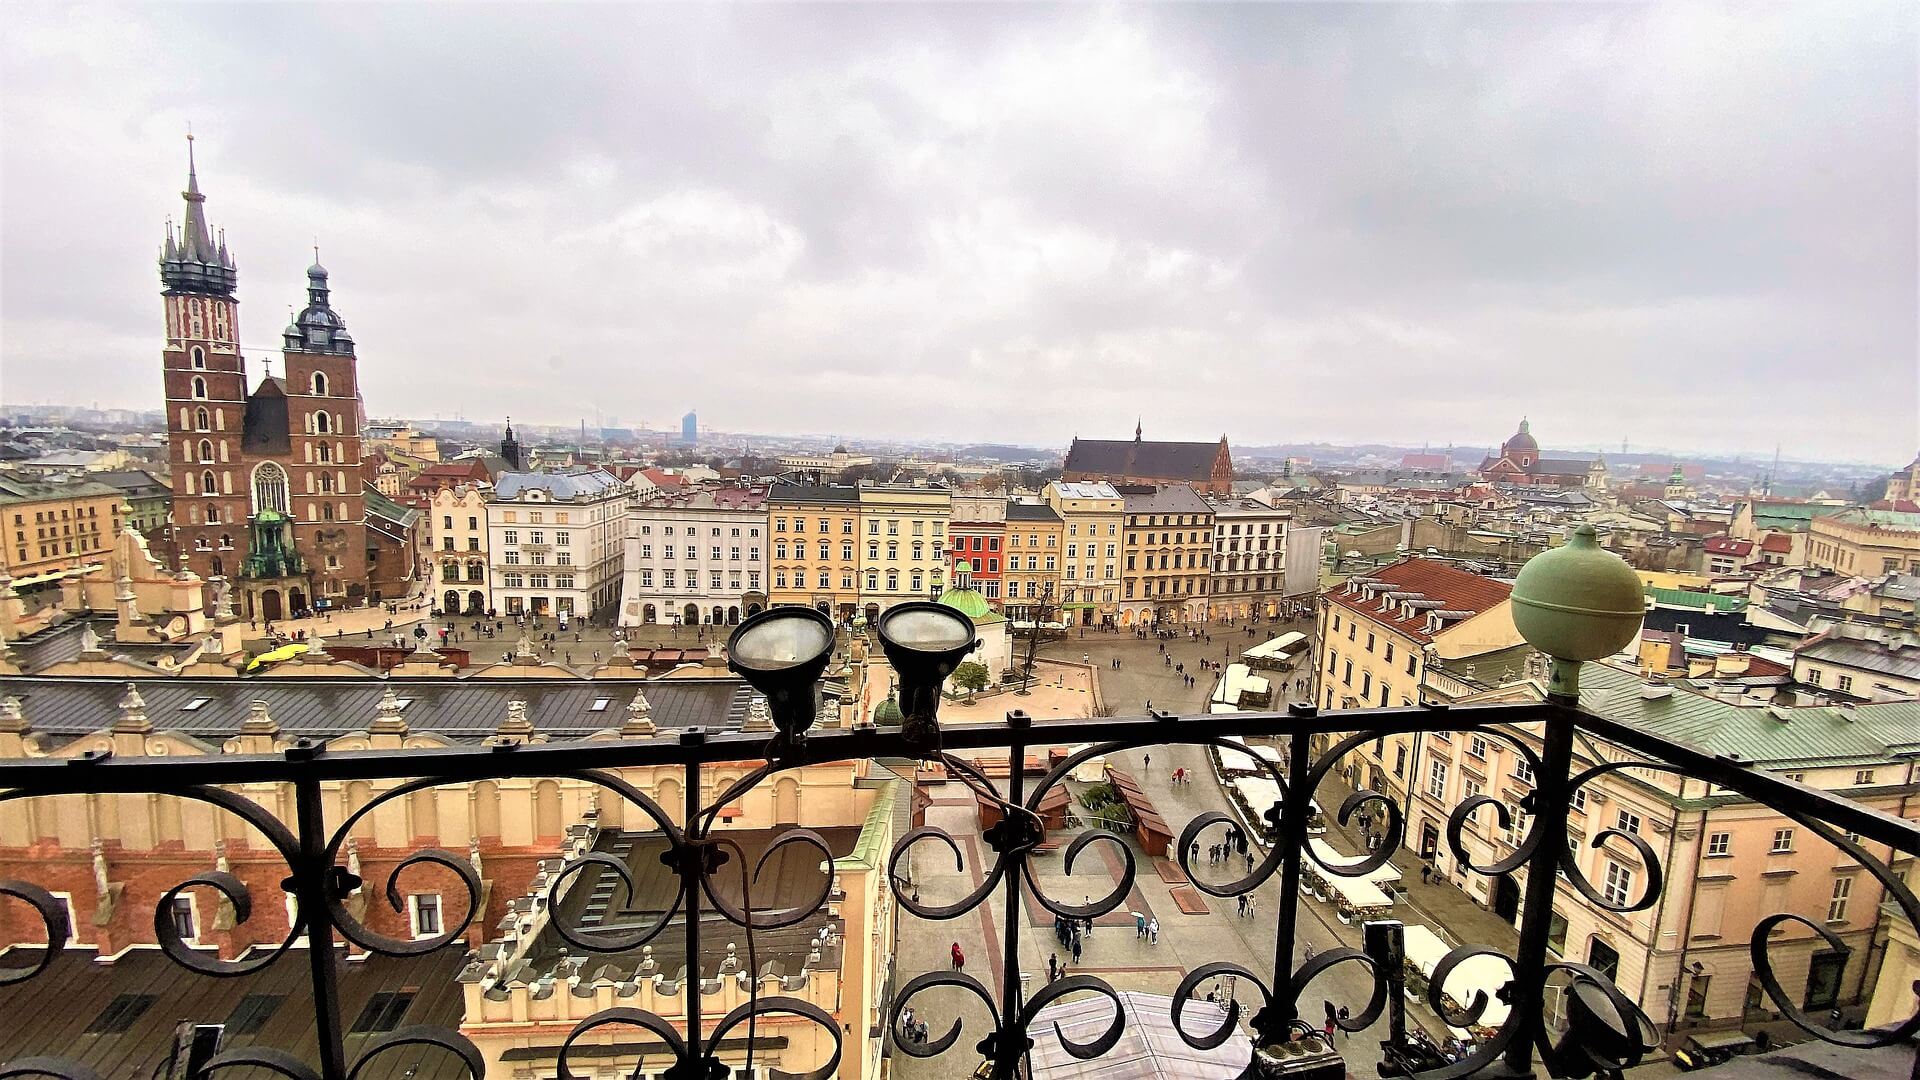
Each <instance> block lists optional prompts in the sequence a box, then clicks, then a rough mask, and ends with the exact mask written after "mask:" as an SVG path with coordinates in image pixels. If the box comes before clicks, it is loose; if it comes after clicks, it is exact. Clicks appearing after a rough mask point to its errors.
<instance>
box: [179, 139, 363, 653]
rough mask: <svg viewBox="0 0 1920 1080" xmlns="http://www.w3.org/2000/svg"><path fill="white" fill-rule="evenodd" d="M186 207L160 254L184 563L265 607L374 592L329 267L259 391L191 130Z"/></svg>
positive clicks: (353, 379) (342, 336)
mask: <svg viewBox="0 0 1920 1080" xmlns="http://www.w3.org/2000/svg"><path fill="white" fill-rule="evenodd" d="M184 194H185V197H186V200H187V207H186V217H185V220H184V222H183V223H182V226H181V229H180V235H179V236H178V237H176V236H175V232H174V228H173V225H172V223H171V222H170V223H168V226H167V235H166V240H165V243H164V245H163V247H162V249H161V255H160V280H161V284H162V285H163V286H164V288H163V289H162V295H163V296H164V298H165V301H166V318H167V341H166V349H165V352H164V354H163V367H164V375H165V382H166V395H167V429H168V443H169V446H168V452H169V454H170V456H171V458H172V462H173V466H174V470H173V494H174V502H173V540H174V545H175V547H176V549H177V551H178V552H179V554H180V556H181V558H182V560H183V561H184V563H185V565H186V566H187V567H188V568H189V569H191V570H193V571H194V572H195V573H197V574H199V575H200V576H202V577H204V578H209V579H211V578H214V577H224V578H226V579H228V580H229V581H230V582H231V583H232V587H233V593H234V608H235V610H236V612H237V613H238V614H240V615H241V616H243V617H247V618H258V619H260V620H262V621H269V620H273V619H280V618H285V617H288V616H290V615H293V614H295V613H297V612H300V611H303V610H306V609H309V608H313V607H318V606H324V605H332V606H342V605H355V604H359V603H361V602H363V601H364V600H366V599H367V598H368V560H369V554H368V544H369V540H370V537H369V535H368V532H369V530H368V528H367V524H366V520H367V504H366V495H365V491H364V488H363V485H362V482H361V467H360V425H361V412H362V409H361V402H360V381H359V372H358V363H357V360H356V358H355V356H354V344H353V337H352V335H350V334H349V333H348V332H347V327H346V322H345V321H344V320H343V319H341V317H340V316H339V314H338V313H337V312H335V311H334V310H333V307H332V303H331V300H330V296H329V290H328V284H327V271H326V268H325V267H322V266H321V265H319V263H318V262H317V261H316V262H315V264H314V265H313V266H311V267H309V268H308V269H307V305H306V308H305V309H304V310H302V311H301V312H300V313H299V314H298V315H296V316H294V319H293V321H292V322H291V323H290V324H289V325H288V326H287V328H286V330H285V331H284V333H283V335H282V341H283V357H284V359H285V372H286V374H285V375H284V376H283V377H276V376H271V375H269V376H267V377H266V378H263V379H261V380H260V383H259V385H258V386H256V387H254V388H253V389H252V391H251V392H249V391H248V389H247V382H248V379H247V371H246V361H245V359H244V358H243V356H242V355H241V352H240V346H239V341H240V331H239V313H238V303H239V302H238V301H237V300H236V299H235V296H234V292H235V289H236V287H237V285H238V283H239V274H238V271H237V270H236V268H235V266H234V261H233V257H232V255H230V254H229V253H228V251H227V248H226V242H225V239H224V237H223V238H222V239H221V240H220V242H219V243H218V244H217V245H216V244H215V243H214V241H213V238H212V234H211V232H210V230H209V229H208V226H207V222H206V213H205V206H204V204H205V202H206V197H205V196H204V195H202V194H201V193H200V182H199V177H198V175H197V173H196V170H195V168H194V164H193V159H192V144H191V142H189V144H188V164H187V190H186V192H185V193H184Z"/></svg>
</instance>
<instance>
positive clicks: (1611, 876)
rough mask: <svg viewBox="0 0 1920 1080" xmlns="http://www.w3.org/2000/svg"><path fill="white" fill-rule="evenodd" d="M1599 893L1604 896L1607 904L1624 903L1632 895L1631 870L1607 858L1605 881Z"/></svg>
mask: <svg viewBox="0 0 1920 1080" xmlns="http://www.w3.org/2000/svg"><path fill="white" fill-rule="evenodd" d="M1600 895H1602V896H1604V897H1606V899H1607V903H1609V904H1622V905H1624V904H1625V903H1626V902H1627V901H1628V900H1629V899H1630V898H1631V897H1632V896H1633V871H1631V870H1629V869H1627V868H1626V867H1624V866H1621V865H1620V864H1619V863H1617V862H1613V861H1611V860H1609V861H1608V862H1607V877H1606V881H1605V883H1604V884H1603V885H1602V886H1601V888H1600Z"/></svg>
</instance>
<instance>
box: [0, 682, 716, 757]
mask: <svg viewBox="0 0 1920 1080" xmlns="http://www.w3.org/2000/svg"><path fill="white" fill-rule="evenodd" d="M134 681H135V682H136V684H137V685H138V686H139V688H140V695H141V696H142V697H144V698H145V699H146V702H147V716H148V718H149V719H151V720H152V721H153V726H154V728H155V729H156V730H160V731H168V730H171V731H178V732H181V733H183V734H187V735H191V736H193V737H195V738H198V739H202V740H205V741H208V742H215V741H219V740H222V739H226V738H229V737H231V736H233V735H236V734H238V733H239V731H240V725H241V723H242V722H244V721H245V720H246V717H247V709H248V706H249V705H250V704H251V703H252V702H253V700H254V699H256V698H258V699H261V700H263V701H265V702H266V703H267V711H268V713H269V714H271V715H272V716H273V718H274V720H275V721H277V722H278V723H279V725H280V730H281V732H282V733H283V734H287V735H305V736H309V737H313V738H333V737H337V736H340V735H344V734H347V733H349V732H355V731H365V730H366V728H367V725H368V724H370V723H372V722H373V718H374V711H375V708H376V707H377V706H378V705H379V703H380V698H381V696H382V695H383V694H384V693H385V692H386V690H387V688H388V687H392V688H393V691H394V694H395V695H396V696H398V697H399V698H400V699H401V700H402V701H408V702H410V704H408V705H407V707H406V712H405V714H404V715H405V717H406V720H407V726H408V728H409V729H410V730H411V731H413V732H416V733H421V732H425V733H433V734H437V735H443V736H446V737H447V738H449V739H455V740H460V741H477V740H479V739H482V738H485V737H487V736H489V735H492V734H493V732H494V729H495V728H497V727H499V726H500V722H501V721H502V720H503V719H505V718H506V715H507V702H509V701H511V700H513V699H515V698H519V699H521V700H523V701H525V702H526V703H527V718H528V719H529V720H531V721H532V722H533V726H534V728H535V729H536V730H538V731H540V732H541V733H543V734H547V735H551V736H552V737H554V738H556V739H570V738H581V737H583V736H586V735H590V734H592V733H593V732H596V731H601V730H604V729H606V728H617V727H619V726H620V724H621V723H622V721H624V720H625V718H626V714H625V710H626V707H627V702H629V701H631V700H632V699H633V694H634V691H635V690H636V689H640V688H643V687H644V689H645V691H646V695H647V701H648V702H649V703H651V704H652V706H653V722H654V723H655V724H656V725H658V726H660V727H663V728H685V727H705V728H708V729H735V728H738V727H739V726H740V724H741V722H742V721H744V719H745V718H746V709H747V703H748V700H749V698H750V697H751V692H750V691H749V690H748V689H747V685H746V683H744V682H742V681H740V680H739V679H735V678H716V679H653V680H640V679H618V680H615V679H607V680H598V679H596V680H586V679H578V680H576V679H475V678H465V679H451V678H431V677H429V678H417V679H406V678H396V679H374V678H317V677H316V678H277V679H276V678H272V677H265V678H255V679H221V678H208V679H196V678H155V679H139V680H134ZM126 684H127V680H125V679H114V678H82V677H74V676H44V677H35V676H26V677H22V678H13V679H0V694H11V695H13V696H15V697H18V698H19V699H20V706H21V710H22V711H23V712H24V713H25V714H26V717H27V722H28V723H29V724H31V725H32V726H33V729H34V730H35V731H42V732H47V733H49V734H52V735H56V736H78V735H84V734H88V733H90V732H95V731H101V730H104V729H106V728H109V727H111V726H112V725H113V722H114V719H115V717H117V716H118V715H119V711H120V710H119V701H120V698H121V696H122V695H123V694H125V693H126ZM201 698H204V699H206V700H205V703H204V704H202V705H200V706H199V707H197V708H193V709H188V708H187V706H188V705H189V704H191V703H192V702H193V701H195V700H196V699H201ZM601 698H605V699H606V700H607V703H606V705H605V706H604V707H603V708H601V709H599V710H595V709H594V708H593V705H594V703H595V702H596V701H597V700H599V699H601Z"/></svg>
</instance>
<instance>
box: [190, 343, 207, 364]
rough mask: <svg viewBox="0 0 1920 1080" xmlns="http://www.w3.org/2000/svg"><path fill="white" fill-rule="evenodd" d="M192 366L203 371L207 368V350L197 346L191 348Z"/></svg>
mask: <svg viewBox="0 0 1920 1080" xmlns="http://www.w3.org/2000/svg"><path fill="white" fill-rule="evenodd" d="M193 366H194V367H196V368H203V369H204V368H205V367H206V366H207V350H205V349H203V348H201V347H200V346H198V345H195V346H194V347H193Z"/></svg>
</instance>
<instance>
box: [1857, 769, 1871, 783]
mask: <svg viewBox="0 0 1920 1080" xmlns="http://www.w3.org/2000/svg"><path fill="white" fill-rule="evenodd" d="M1853 782H1854V784H1855V785H1856V786H1858V785H1864V784H1871V783H1873V770H1872V769H1858V770H1855V771H1854V774H1853Z"/></svg>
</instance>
